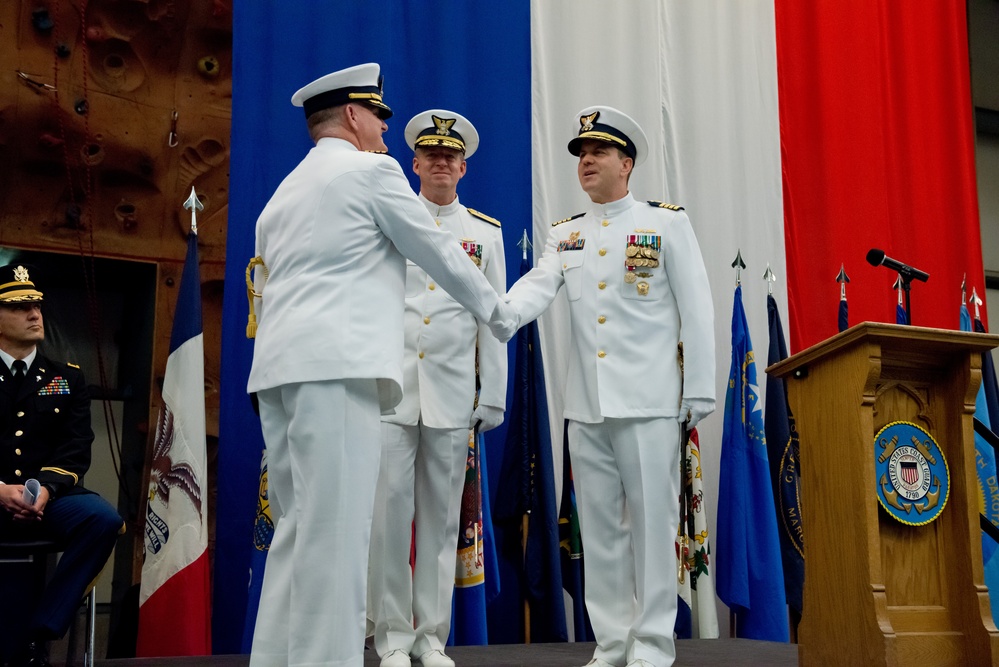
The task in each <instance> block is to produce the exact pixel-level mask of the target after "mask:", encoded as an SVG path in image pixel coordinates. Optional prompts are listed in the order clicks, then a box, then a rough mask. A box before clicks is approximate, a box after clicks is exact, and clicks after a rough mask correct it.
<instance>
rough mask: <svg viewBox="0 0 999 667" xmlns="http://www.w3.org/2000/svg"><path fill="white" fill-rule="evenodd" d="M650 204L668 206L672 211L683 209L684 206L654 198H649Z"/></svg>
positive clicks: (657, 206) (659, 206)
mask: <svg viewBox="0 0 999 667" xmlns="http://www.w3.org/2000/svg"><path fill="white" fill-rule="evenodd" d="M649 206H654V207H656V208H668V209H669V210H671V211H682V210H683V207H682V206H677V205H676V204H666V203H664V202H661V201H655V200H652V199H650V200H649Z"/></svg>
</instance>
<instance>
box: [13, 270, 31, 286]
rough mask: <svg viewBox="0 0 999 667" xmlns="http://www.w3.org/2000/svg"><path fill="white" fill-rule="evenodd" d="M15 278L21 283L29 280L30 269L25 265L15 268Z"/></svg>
mask: <svg viewBox="0 0 999 667" xmlns="http://www.w3.org/2000/svg"><path fill="white" fill-rule="evenodd" d="M14 280H16V281H18V282H21V283H26V282H28V270H27V269H26V268H24V267H23V266H18V267H17V268H16V269H14Z"/></svg>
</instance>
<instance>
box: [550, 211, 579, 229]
mask: <svg viewBox="0 0 999 667" xmlns="http://www.w3.org/2000/svg"><path fill="white" fill-rule="evenodd" d="M584 215H586V214H585V213H577V214H576V215H570V216H569V217H568V218H562V219H561V220H556V221H555V222H553V223H552V227H558V226H559V225H561V224H562V223H563V222H569V221H570V220H575V219H576V218H582V217H583V216H584Z"/></svg>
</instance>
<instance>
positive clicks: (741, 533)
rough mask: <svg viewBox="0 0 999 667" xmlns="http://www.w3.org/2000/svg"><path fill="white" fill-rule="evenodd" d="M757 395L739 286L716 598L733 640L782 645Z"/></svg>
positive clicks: (780, 587)
mask: <svg viewBox="0 0 999 667" xmlns="http://www.w3.org/2000/svg"><path fill="white" fill-rule="evenodd" d="M762 398H763V397H762V396H760V388H759V386H758V384H757V380H756V361H755V359H754V356H753V344H752V341H751V340H750V336H749V326H748V324H747V323H746V313H745V311H744V310H743V307H742V286H741V285H740V286H738V287H736V288H735V300H734V305H733V308H732V365H731V369H730V371H729V380H728V391H727V392H726V394H725V419H724V424H723V431H722V451H721V463H720V474H719V479H720V482H719V494H718V495H719V498H718V540H717V542H716V546H717V550H716V559H715V563H716V565H717V567H716V569H715V572H716V574H717V580H718V583H717V589H718V597H719V598H721V600H722V602H724V603H725V604H726V605H728V607H729V609H730V610H731V611H732V612H733V613H734V614H735V618H736V636H737V637H742V638H746V639H763V640H768V641H778V642H786V641H787V640H788V623H787V607H786V601H785V597H784V575H783V568H782V565H781V555H780V541H779V538H778V536H777V517H776V514H775V510H774V496H773V491H772V487H771V485H770V466H769V464H768V462H767V445H766V436H765V435H764V428H763V401H762Z"/></svg>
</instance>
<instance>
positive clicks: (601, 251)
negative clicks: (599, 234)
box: [600, 248, 607, 257]
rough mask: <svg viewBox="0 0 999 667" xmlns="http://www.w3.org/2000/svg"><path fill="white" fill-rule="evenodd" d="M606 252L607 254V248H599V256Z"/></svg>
mask: <svg viewBox="0 0 999 667" xmlns="http://www.w3.org/2000/svg"><path fill="white" fill-rule="evenodd" d="M606 254H607V248H601V249H600V256H601V257H603V256H604V255H606Z"/></svg>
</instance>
